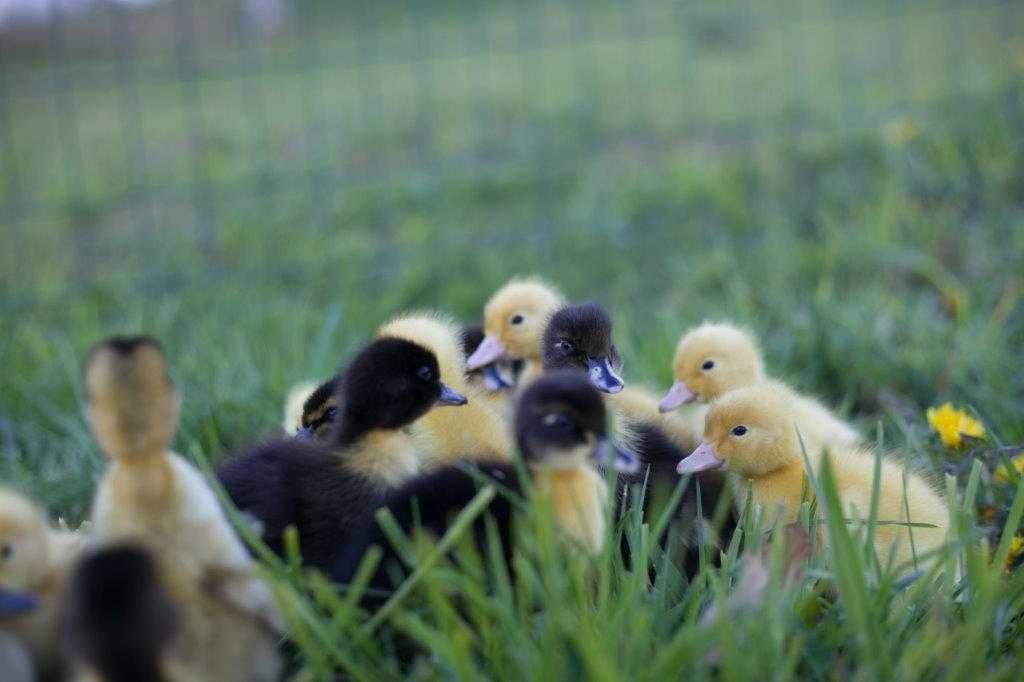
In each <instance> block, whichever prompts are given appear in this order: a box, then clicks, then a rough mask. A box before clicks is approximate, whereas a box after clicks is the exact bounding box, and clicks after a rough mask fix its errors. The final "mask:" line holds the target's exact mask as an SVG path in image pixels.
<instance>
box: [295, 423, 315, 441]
mask: <svg viewBox="0 0 1024 682" xmlns="http://www.w3.org/2000/svg"><path fill="white" fill-rule="evenodd" d="M295 437H296V438H298V439H299V440H312V439H313V427H312V426H301V427H299V429H298V430H297V431H296V432H295Z"/></svg>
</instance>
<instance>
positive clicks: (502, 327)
mask: <svg viewBox="0 0 1024 682" xmlns="http://www.w3.org/2000/svg"><path fill="white" fill-rule="evenodd" d="M564 305H565V298H564V297H563V296H562V293H561V292H560V291H559V290H558V289H557V288H556V287H555V286H554V285H552V284H550V283H548V282H545V281H544V280H542V279H540V278H539V277H527V278H519V277H517V278H513V279H512V280H510V281H509V282H508V283H507V284H505V285H504V286H503V287H501V288H500V289H498V290H497V291H496V292H495V293H494V295H492V296H491V298H490V299H489V300H488V301H487V304H486V305H485V306H484V332H485V336H484V339H483V341H481V342H480V344H479V345H478V346H477V348H476V350H474V351H473V353H472V354H470V356H469V358H468V359H467V360H466V367H467V369H469V370H470V371H472V370H477V369H480V368H481V367H485V366H486V365H490V364H492V363H494V362H495V361H497V360H499V359H503V358H505V359H509V360H522V361H523V369H522V374H521V376H520V381H521V382H522V384H523V385H526V384H528V383H529V382H531V381H533V380H534V379H536V378H537V377H538V376H540V374H541V372H542V371H543V363H542V360H541V340H542V338H543V336H544V329H545V327H546V326H547V323H548V319H549V318H550V317H551V315H553V314H554V313H555V311H556V310H558V309H559V308H561V307H562V306H564Z"/></svg>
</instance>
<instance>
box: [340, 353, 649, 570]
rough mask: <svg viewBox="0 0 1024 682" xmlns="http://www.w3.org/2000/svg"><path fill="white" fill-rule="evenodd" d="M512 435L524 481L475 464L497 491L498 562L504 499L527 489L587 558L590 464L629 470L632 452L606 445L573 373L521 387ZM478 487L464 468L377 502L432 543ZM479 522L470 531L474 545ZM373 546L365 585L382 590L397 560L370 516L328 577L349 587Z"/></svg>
mask: <svg viewBox="0 0 1024 682" xmlns="http://www.w3.org/2000/svg"><path fill="white" fill-rule="evenodd" d="M515 433H516V441H517V443H518V446H519V449H520V452H522V454H523V458H524V460H525V462H526V465H527V471H528V473H529V480H522V479H521V478H520V476H519V469H518V468H517V467H516V466H514V465H512V464H508V463H502V462H493V461H492V462H488V461H485V460H481V461H478V462H476V466H477V467H478V468H479V471H480V473H481V474H482V475H483V477H484V478H485V479H490V480H493V481H494V483H495V484H496V485H497V487H498V489H499V490H503V491H506V492H505V493H502V492H499V494H498V495H496V496H495V497H494V498H493V500H492V501H491V503H490V505H489V507H488V514H489V515H490V516H491V518H493V520H494V522H495V524H496V526H497V528H498V531H499V533H498V534H499V537H500V539H501V543H502V548H503V550H504V552H505V559H506V561H508V560H509V559H510V558H511V555H512V542H513V538H512V524H513V516H514V515H515V512H516V509H517V507H516V505H515V504H514V503H513V501H512V500H511V499H510V498H509V496H508V494H507V493H511V494H513V495H525V494H527V486H532V487H533V490H534V491H535V492H536V493H537V494H540V495H542V496H544V497H545V498H546V499H548V500H550V503H551V509H552V511H553V515H554V518H555V520H556V523H557V524H558V525H559V527H560V528H561V529H562V530H563V531H564V533H565V534H566V536H567V537H569V538H571V539H572V540H573V541H574V542H575V543H576V544H577V545H578V546H579V547H581V548H582V549H584V550H585V551H587V552H598V551H600V549H601V547H602V546H603V543H604V539H605V528H606V520H605V508H606V500H607V494H608V493H607V487H606V484H605V481H604V479H603V477H602V476H601V475H600V474H599V473H598V472H597V471H596V470H595V469H594V468H593V466H592V460H595V459H596V460H598V461H601V462H603V463H605V464H613V465H614V466H616V467H619V468H622V469H626V470H631V471H632V470H635V468H636V465H637V461H636V456H635V455H633V454H632V453H630V452H628V451H626V450H624V449H622V448H619V447H616V446H614V445H612V444H610V443H609V441H608V432H607V425H606V412H605V407H604V403H603V401H602V400H601V397H600V395H599V394H598V393H597V391H595V390H594V388H593V387H592V386H591V385H590V384H589V382H588V381H587V379H586V378H585V377H583V376H581V375H579V374H577V373H573V372H556V373H553V374H550V375H545V376H544V377H542V378H540V379H538V380H537V381H536V382H534V383H532V384H531V385H530V386H529V387H527V388H526V389H525V390H524V392H523V393H522V395H521V397H520V398H519V401H518V403H517V408H516V414H515ZM480 485H481V483H480V482H479V481H478V479H477V477H476V476H473V475H472V474H470V473H469V470H468V469H467V466H466V463H463V464H462V465H454V466H449V467H445V468H443V469H439V470H436V471H434V472H432V473H430V474H427V475H425V476H423V477H420V478H417V479H415V480H413V481H411V482H410V483H409V484H407V485H406V486H404V487H403V488H401V489H400V490H397V491H395V492H394V493H393V494H392V495H390V496H389V497H388V499H387V500H386V501H385V503H384V505H383V506H384V507H385V508H387V509H388V510H389V511H390V512H391V514H392V515H393V516H394V517H395V519H396V520H397V521H398V523H399V525H400V526H401V527H402V529H403V530H404V531H405V532H406V533H410V532H412V531H413V530H414V528H416V527H420V528H423V529H425V530H427V531H428V532H430V533H432V534H434V535H435V536H437V537H440V536H441V535H443V534H444V532H445V531H446V530H447V528H448V526H449V523H450V522H451V519H452V517H453V516H455V515H456V514H458V512H459V511H461V509H462V508H463V507H465V505H466V504H468V503H469V502H470V500H472V499H473V497H474V496H475V495H476V494H477V493H478V492H479V489H480ZM485 529H486V523H485V521H484V518H483V517H482V516H481V517H479V518H478V520H477V521H476V522H475V524H474V534H475V537H476V540H477V542H478V543H480V544H482V543H483V542H484V538H485V533H486V530H485ZM373 545H377V546H379V547H381V548H382V549H383V550H384V552H385V557H384V559H383V561H381V562H380V564H379V565H378V569H377V573H376V575H375V577H374V579H373V581H372V583H371V584H372V585H373V586H374V587H376V588H379V589H387V588H389V587H392V586H393V585H392V584H391V583H390V581H389V580H388V576H389V575H391V572H392V571H393V570H394V569H395V568H396V567H397V566H396V564H397V562H398V555H397V554H396V553H395V551H394V550H393V549H392V547H391V543H390V542H389V541H388V540H387V538H386V536H385V535H384V533H383V531H381V529H380V527H379V526H378V524H377V522H376V519H375V518H373V515H372V514H368V515H367V518H366V519H364V520H363V522H362V525H361V527H360V531H359V533H358V534H357V536H356V539H355V540H354V541H353V543H352V545H351V546H350V547H348V548H347V549H346V551H345V552H344V553H343V554H342V555H341V557H340V559H339V562H338V564H337V565H336V567H335V570H334V571H333V573H332V575H333V577H334V578H335V580H336V581H337V582H339V583H340V584H346V583H348V582H350V581H351V579H352V577H353V576H354V575H355V571H356V569H357V568H358V566H359V562H360V560H361V559H362V557H363V554H364V553H365V551H366V550H367V549H369V548H370V547H371V546H373Z"/></svg>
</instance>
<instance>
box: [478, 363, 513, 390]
mask: <svg viewBox="0 0 1024 682" xmlns="http://www.w3.org/2000/svg"><path fill="white" fill-rule="evenodd" d="M480 373H481V374H482V375H483V379H484V387H485V388H486V389H487V390H488V391H494V392H496V391H502V390H504V389H506V388H512V382H511V381H510V380H509V379H506V378H505V375H504V374H502V372H501V368H500V367H499V366H498V365H497V363H493V362H492V363H491V364H489V365H484V366H483V369H481V370H480Z"/></svg>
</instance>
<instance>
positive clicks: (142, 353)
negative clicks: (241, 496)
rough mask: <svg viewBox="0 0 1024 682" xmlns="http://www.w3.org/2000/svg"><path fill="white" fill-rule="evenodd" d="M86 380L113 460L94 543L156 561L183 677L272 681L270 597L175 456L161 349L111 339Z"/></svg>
mask: <svg viewBox="0 0 1024 682" xmlns="http://www.w3.org/2000/svg"><path fill="white" fill-rule="evenodd" d="M84 379H85V381H84V383H85V392H86V398H87V402H86V415H87V417H88V421H89V424H90V426H91V428H92V432H93V434H94V436H95V437H96V440H97V441H98V442H99V444H100V447H101V449H102V450H103V451H104V453H105V454H106V456H107V458H108V459H109V460H110V465H109V467H108V469H107V472H106V474H105V475H104V477H103V479H102V481H101V482H100V485H99V488H98V490H97V493H96V498H95V500H94V502H93V510H92V534H93V538H94V539H95V540H96V541H97V542H98V543H99V544H100V545H101V546H102V545H106V544H111V543H119V542H133V543H137V544H138V545H140V546H142V547H144V548H146V549H147V550H148V551H150V552H152V555H153V557H154V560H155V561H156V564H157V571H158V574H159V576H160V584H161V585H162V587H163V589H165V590H166V591H167V593H168V594H169V595H170V597H171V599H172V600H173V601H174V603H175V604H176V606H177V608H178V609H179V610H180V612H181V627H180V631H179V632H178V633H177V634H176V636H175V637H174V639H173V642H172V645H171V652H170V654H169V656H170V657H171V659H172V660H173V661H174V664H175V665H176V666H178V667H180V668H181V669H182V670H184V671H187V673H183V676H184V677H186V678H190V679H210V680H227V681H230V680H239V681H240V682H241V681H242V680H273V679H276V678H277V674H278V671H279V670H280V661H279V659H278V655H277V649H276V641H277V638H278V631H277V624H278V622H279V617H278V615H277V613H276V610H275V609H274V607H273V604H272V603H271V595H270V590H269V588H268V587H267V585H265V584H264V583H263V582H262V581H260V580H259V579H258V578H257V577H256V576H255V575H254V568H255V567H254V564H253V561H252V559H251V558H250V557H249V554H248V553H247V552H246V550H245V548H244V547H243V545H242V543H241V541H240V540H239V539H238V537H237V536H236V535H235V533H234V530H233V529H232V528H231V526H230V524H229V523H228V520H227V518H226V517H225V515H224V513H223V511H222V510H221V508H220V506H219V504H218V502H217V498H216V496H215V495H214V493H213V491H212V490H211V489H210V488H209V487H208V486H207V484H206V481H205V480H204V479H203V476H202V474H200V473H199V471H198V470H196V469H195V468H194V467H193V466H192V465H190V464H189V463H188V462H186V461H185V460H184V459H183V458H182V457H181V456H179V455H177V454H175V453H174V452H172V451H171V450H170V449H169V448H170V442H171V439H172V438H173V437H174V434H175V431H176V430H177V423H178V411H179V406H180V400H179V396H178V393H177V391H176V389H175V387H174V384H173V382H172V381H171V379H170V378H169V376H168V373H167V363H166V360H165V359H164V355H163V351H162V349H161V348H160V345H159V344H158V343H157V342H156V341H154V340H153V339H151V338H149V337H145V336H133V337H114V338H111V339H108V340H107V341H104V342H102V343H100V344H99V345H98V346H96V347H95V348H94V349H93V351H92V352H91V353H90V354H89V356H88V358H87V360H86V363H85V372H84Z"/></svg>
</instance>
